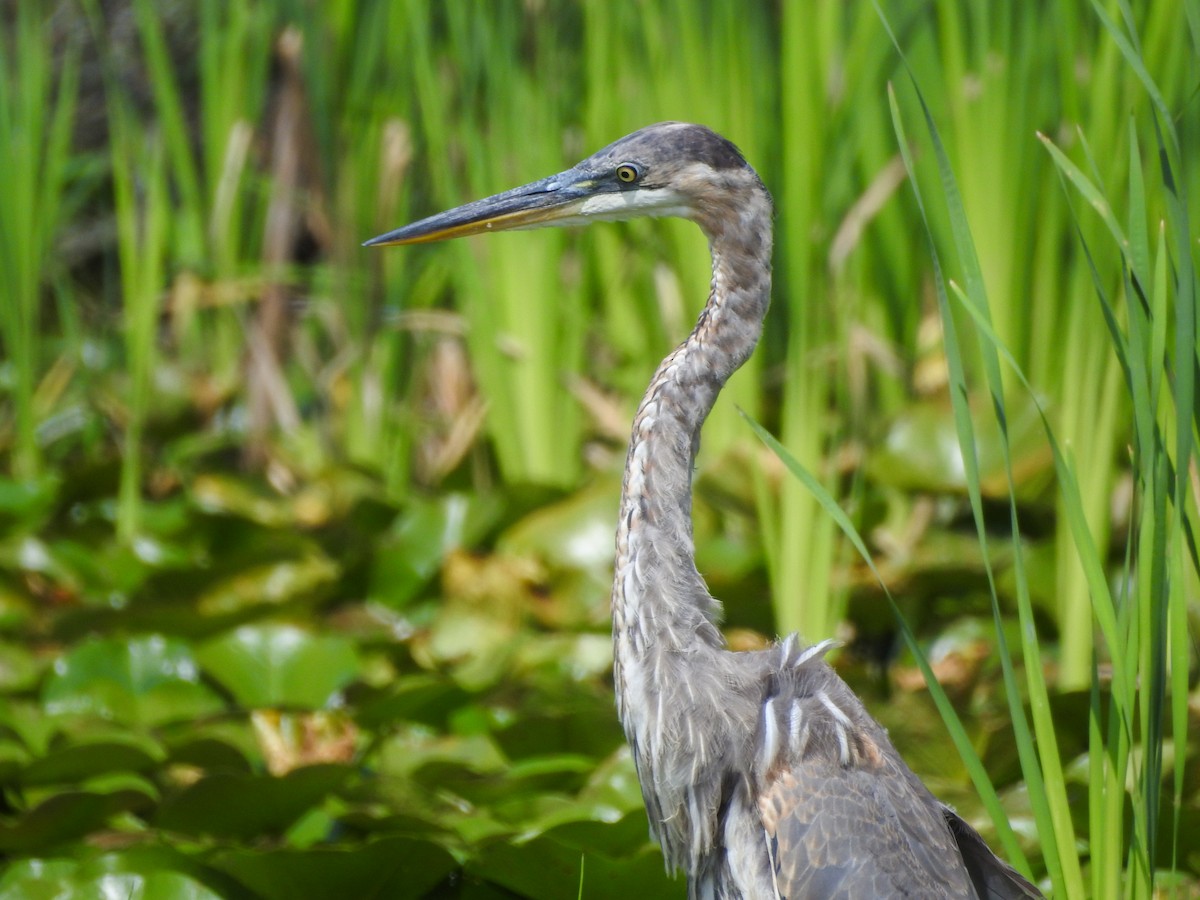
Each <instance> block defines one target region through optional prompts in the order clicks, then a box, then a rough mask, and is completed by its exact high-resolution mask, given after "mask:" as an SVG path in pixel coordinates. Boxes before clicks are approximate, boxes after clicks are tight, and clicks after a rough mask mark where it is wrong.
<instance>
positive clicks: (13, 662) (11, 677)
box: [0, 644, 38, 692]
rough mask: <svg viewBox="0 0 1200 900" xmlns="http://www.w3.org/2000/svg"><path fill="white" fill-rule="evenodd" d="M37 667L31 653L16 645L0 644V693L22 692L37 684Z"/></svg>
mask: <svg viewBox="0 0 1200 900" xmlns="http://www.w3.org/2000/svg"><path fill="white" fill-rule="evenodd" d="M37 677H38V666H37V662H36V660H35V659H34V656H33V654H32V653H30V652H29V651H28V650H26V649H25V648H24V647H21V646H18V645H17V644H0V691H3V692H9V691H23V690H26V689H28V688H31V687H33V685H34V684H35V683H36V682H37Z"/></svg>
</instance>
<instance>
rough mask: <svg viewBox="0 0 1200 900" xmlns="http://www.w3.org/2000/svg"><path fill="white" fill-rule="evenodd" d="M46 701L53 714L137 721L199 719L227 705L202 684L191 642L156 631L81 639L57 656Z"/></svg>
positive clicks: (45, 691) (154, 722)
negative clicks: (188, 643)
mask: <svg viewBox="0 0 1200 900" xmlns="http://www.w3.org/2000/svg"><path fill="white" fill-rule="evenodd" d="M42 702H43V704H44V707H45V711H46V712H47V713H48V714H50V715H80V714H88V715H94V716H99V717H101V718H105V719H113V720H115V721H119V722H125V723H128V724H137V725H161V724H163V723H165V722H171V721H179V720H186V719H195V718H197V717H200V716H206V715H210V714H212V713H214V712H217V711H219V710H220V709H221V708H222V707H223V704H222V703H221V700H220V698H219V697H217V695H216V694H215V693H214V692H213V691H212V690H211V689H210V688H209V687H208V686H207V685H205V684H203V683H201V681H200V670H199V667H198V666H197V664H196V660H195V659H194V658H193V656H192V652H191V649H190V648H189V647H188V645H187V644H185V643H184V642H183V641H180V640H177V639H175V638H168V637H163V636H162V635H153V634H152V635H142V636H139V637H134V638H130V639H128V640H121V639H117V638H104V639H98V640H91V641H87V642H85V643H83V644H80V645H79V646H78V647H76V648H74V649H73V650H71V651H69V652H68V653H67V654H66V655H65V656H62V657H60V658H59V659H57V660H56V661H55V663H54V668H53V671H52V673H51V675H50V677H49V678H48V679H47V680H46V684H45V686H44V687H43V689H42Z"/></svg>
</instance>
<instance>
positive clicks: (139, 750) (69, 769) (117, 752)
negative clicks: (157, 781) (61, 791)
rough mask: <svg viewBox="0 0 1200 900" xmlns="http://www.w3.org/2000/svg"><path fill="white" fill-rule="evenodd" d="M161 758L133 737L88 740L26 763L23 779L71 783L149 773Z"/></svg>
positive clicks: (27, 782)
mask: <svg viewBox="0 0 1200 900" xmlns="http://www.w3.org/2000/svg"><path fill="white" fill-rule="evenodd" d="M161 758H162V756H161V754H157V755H155V754H152V753H148V752H147V751H146V748H145V747H144V745H143V742H141V741H137V740H134V739H132V738H130V739H129V740H118V739H113V738H110V739H108V740H99V741H97V740H85V741H81V742H79V743H73V744H67V745H65V746H60V747H55V748H54V749H52V750H50V751H49V752H48V753H47V754H46V755H44V756H42V757H40V758H38V759H36V760H34V761H33V762H32V763H30V764H29V765H28V766H26V767H25V770H24V771H23V772H22V773H21V777H20V780H21V783H22V784H23V785H39V784H67V783H74V782H79V781H82V780H84V779H85V778H91V777H93V776H96V775H101V774H104V773H107V772H121V771H123V772H145V771H148V770H150V769H152V768H154V767H155V766H157V765H158V763H159V762H160V760H161Z"/></svg>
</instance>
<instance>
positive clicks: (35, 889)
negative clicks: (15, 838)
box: [0, 847, 237, 900]
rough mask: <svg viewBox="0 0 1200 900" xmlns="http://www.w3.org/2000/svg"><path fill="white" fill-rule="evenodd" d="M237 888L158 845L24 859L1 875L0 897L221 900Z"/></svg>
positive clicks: (5, 899)
mask: <svg viewBox="0 0 1200 900" xmlns="http://www.w3.org/2000/svg"><path fill="white" fill-rule="evenodd" d="M206 882H212V883H213V884H206ZM229 888H233V890H232V891H231V890H229ZM235 892H236V887H235V886H233V885H227V884H223V883H222V879H221V877H220V876H219V875H217V874H216V873H212V872H206V871H204V869H203V868H202V867H201V866H200V865H198V864H197V863H195V862H192V861H191V860H189V859H187V857H185V856H183V855H182V854H179V853H174V852H172V851H169V850H167V849H166V848H160V847H147V848H136V849H134V850H131V851H126V852H123V853H106V854H103V855H101V856H99V857H96V858H93V859H86V860H77V859H65V858H60V859H23V860H18V861H15V862H13V863H12V864H11V865H10V866H9V867H8V868H7V870H6V871H5V872H4V874H3V875H2V876H0V900H96V898H99V897H119V898H121V900H221V898H232V897H235V896H237V895H236V893H235Z"/></svg>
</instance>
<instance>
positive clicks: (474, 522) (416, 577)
mask: <svg viewBox="0 0 1200 900" xmlns="http://www.w3.org/2000/svg"><path fill="white" fill-rule="evenodd" d="M499 512H500V506H499V504H498V503H496V502H495V501H490V500H480V499H478V498H476V497H473V496H471V495H468V494H447V495H445V496H444V497H440V498H438V499H437V500H417V501H414V502H413V503H412V504H411V505H410V506H409V507H408V508H407V509H406V510H405V511H404V513H403V514H402V515H401V516H400V517H399V518H398V519H397V521H396V525H395V527H394V528H393V529H392V531H391V533H390V534H387V535H383V536H381V538H380V539H379V542H378V544H377V545H376V548H375V549H376V552H375V561H374V564H373V566H372V569H371V575H370V590H369V595H368V599H370V600H374V601H377V602H379V603H382V604H384V605H386V606H389V607H392V608H393V609H397V608H400V607H402V606H404V605H406V604H407V603H408V602H409V601H410V600H412V599H413V597H415V596H416V595H417V594H418V592H420V590H421V589H422V588H424V587H425V586H426V585H427V584H429V582H430V581H432V580H433V577H434V576H435V575H436V574H437V573H438V570H439V569H440V568H441V565H442V560H443V559H445V557H446V554H448V553H450V552H451V551H452V550H455V549H457V548H459V547H463V546H468V545H470V544H471V543H472V542H474V541H476V540H478V539H479V537H480V536H482V534H483V533H484V532H485V531H486V530H487V529H488V528H490V527H491V526H492V524H493V523H494V522H495V520H496V519H497V517H498V515H499Z"/></svg>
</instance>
